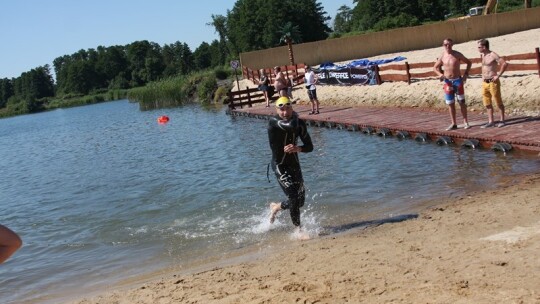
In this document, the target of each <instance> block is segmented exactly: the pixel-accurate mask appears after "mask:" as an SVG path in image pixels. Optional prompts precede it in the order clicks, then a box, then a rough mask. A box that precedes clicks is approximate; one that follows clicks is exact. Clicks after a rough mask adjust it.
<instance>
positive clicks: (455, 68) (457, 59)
mask: <svg viewBox="0 0 540 304" xmlns="http://www.w3.org/2000/svg"><path fill="white" fill-rule="evenodd" d="M453 45H454V42H453V41H452V39H450V38H446V39H444V41H443V49H444V51H443V53H442V55H441V56H440V57H439V59H438V60H437V62H435V65H434V66H433V70H434V71H435V73H436V74H437V75H438V76H439V78H440V80H441V81H444V86H443V89H444V96H445V101H446V104H447V105H448V107H449V111H450V118H451V120H452V124H451V125H450V126H449V127H448V128H446V130H447V131H450V130H455V129H457V128H458V126H457V122H456V103H455V100H456V98H457V101H458V102H459V107H460V109H461V114H462V115H463V129H469V128H470V125H469V122H468V120H467V104H465V90H464V88H463V86H464V85H465V82H466V81H467V78H468V77H469V71H470V70H471V65H472V62H471V61H470V60H469V59H467V58H466V57H465V56H464V55H463V54H461V53H460V52H458V51H454V50H453V49H452V46H453ZM461 63H465V64H467V68H466V70H465V73H464V74H463V76H461V70H460V68H459V66H460V64H461ZM441 67H442V71H441Z"/></svg>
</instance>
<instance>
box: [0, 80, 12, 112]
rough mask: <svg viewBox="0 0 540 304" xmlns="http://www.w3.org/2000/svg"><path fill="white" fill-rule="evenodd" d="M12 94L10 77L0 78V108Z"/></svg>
mask: <svg viewBox="0 0 540 304" xmlns="http://www.w3.org/2000/svg"><path fill="white" fill-rule="evenodd" d="M13 95H14V92H13V83H12V81H11V79H8V78H4V79H0V108H3V107H5V106H6V103H7V101H8V99H9V98H10V97H11V96H13Z"/></svg>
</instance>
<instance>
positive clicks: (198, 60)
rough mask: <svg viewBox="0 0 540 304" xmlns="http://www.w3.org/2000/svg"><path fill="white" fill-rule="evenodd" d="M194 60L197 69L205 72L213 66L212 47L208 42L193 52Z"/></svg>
mask: <svg viewBox="0 0 540 304" xmlns="http://www.w3.org/2000/svg"><path fill="white" fill-rule="evenodd" d="M193 60H194V62H195V68H196V69H198V70H204V69H207V68H209V67H211V66H212V53H211V51H210V45H209V44H208V43H207V42H204V41H203V42H202V43H201V45H199V47H198V48H197V49H195V51H194V52H193Z"/></svg>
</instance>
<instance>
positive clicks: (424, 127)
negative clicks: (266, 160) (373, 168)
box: [227, 105, 540, 155]
mask: <svg viewBox="0 0 540 304" xmlns="http://www.w3.org/2000/svg"><path fill="white" fill-rule="evenodd" d="M294 111H295V112H297V113H298V114H299V116H300V118H302V119H303V120H305V121H306V123H307V124H308V125H309V126H317V127H324V128H338V129H343V130H349V131H355V132H363V133H369V134H375V135H379V136H384V137H389V136H395V137H400V138H411V139H414V140H418V141H433V142H436V143H437V144H441V145H447V144H455V145H461V146H464V147H467V148H473V149H476V148H482V149H492V150H494V151H503V152H508V151H510V150H512V149H518V150H524V151H531V152H540V117H538V116H512V117H510V116H508V117H507V119H506V121H505V123H506V125H505V126H504V127H501V128H497V127H492V128H485V129H482V128H481V126H482V125H484V124H486V123H487V115H486V114H481V113H474V112H469V113H468V120H469V124H470V126H471V128H470V129H463V128H461V125H460V124H459V123H462V121H463V119H462V117H461V112H460V111H459V106H458V105H456V111H457V121H458V126H459V127H460V128H459V129H457V130H451V131H446V130H445V129H446V127H448V125H450V115H449V113H448V110H445V111H442V110H433V109H421V108H394V107H392V108H379V107H336V106H324V107H321V108H320V114H317V115H308V114H309V112H310V111H311V107H310V105H294ZM227 113H228V114H229V115H234V116H249V117H255V118H260V119H268V117H269V116H272V115H275V114H276V111H275V108H274V107H273V105H272V106H271V107H270V108H266V107H264V106H261V105H255V106H253V107H243V108H236V109H234V110H228V111H227ZM494 116H495V119H496V120H497V118H498V116H499V113H498V111H497V109H495V115H494ZM539 155H540V154H539Z"/></svg>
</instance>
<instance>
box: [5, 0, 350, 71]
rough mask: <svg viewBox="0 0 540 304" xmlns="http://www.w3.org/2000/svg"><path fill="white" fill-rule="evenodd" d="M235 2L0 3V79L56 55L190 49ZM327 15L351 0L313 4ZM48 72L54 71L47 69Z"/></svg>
mask: <svg viewBox="0 0 540 304" xmlns="http://www.w3.org/2000/svg"><path fill="white" fill-rule="evenodd" d="M235 2H236V1H235V0H192V1H182V0H153V1H143V0H129V1H128V0H92V1H77V0H0V43H1V46H0V78H12V77H19V76H20V75H21V73H23V72H27V71H29V70H31V69H33V68H36V67H38V66H43V65H45V64H49V65H51V68H52V61H53V60H54V59H55V58H57V57H60V56H62V55H70V54H73V53H75V52H77V51H79V50H80V49H85V50H86V49H89V48H96V47H97V46H100V45H102V46H112V45H126V44H129V43H131V42H134V41H137V40H148V41H152V42H156V43H158V44H159V45H161V46H163V45H164V44H170V43H174V42H176V41H180V42H185V43H187V44H188V45H189V47H190V48H191V50H192V51H194V50H195V49H196V48H197V47H198V46H199V45H200V44H201V43H202V42H203V41H206V42H211V41H212V40H214V39H217V38H218V37H217V34H216V33H215V32H214V28H213V27H212V26H208V25H206V23H208V22H210V21H211V17H210V16H211V15H212V14H214V15H225V14H226V13H227V10H228V9H229V10H230V9H232V8H233V6H234V3H235ZM318 2H320V3H321V4H322V5H323V7H324V9H325V11H326V12H327V13H328V15H329V16H330V17H332V18H333V17H334V16H335V15H336V12H337V9H338V8H339V7H340V6H341V5H347V6H349V7H351V8H352V7H354V5H353V0H318ZM52 72H54V71H52Z"/></svg>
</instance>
